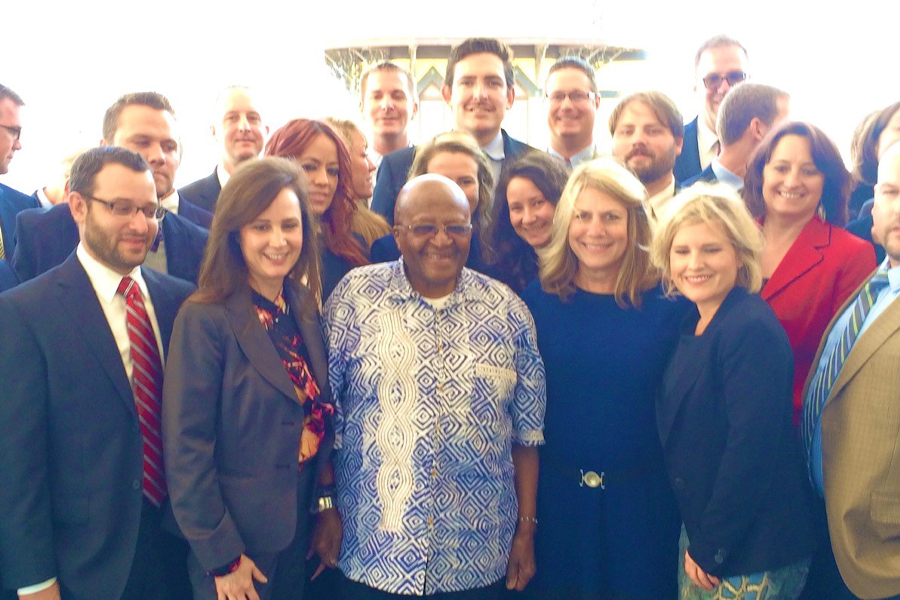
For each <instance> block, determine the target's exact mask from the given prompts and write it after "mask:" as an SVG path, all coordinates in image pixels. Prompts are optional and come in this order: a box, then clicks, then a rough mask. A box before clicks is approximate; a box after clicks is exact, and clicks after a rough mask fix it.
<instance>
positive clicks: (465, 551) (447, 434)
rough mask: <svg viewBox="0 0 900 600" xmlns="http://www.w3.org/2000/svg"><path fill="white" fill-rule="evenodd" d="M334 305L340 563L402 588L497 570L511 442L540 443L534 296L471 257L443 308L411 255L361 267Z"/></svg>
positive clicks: (506, 536) (448, 584) (481, 578)
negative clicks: (488, 273) (410, 270)
mask: <svg viewBox="0 0 900 600" xmlns="http://www.w3.org/2000/svg"><path fill="white" fill-rule="evenodd" d="M325 318H326V330H327V332H328V346H329V352H328V354H329V379H330V381H331V386H332V392H333V394H334V398H335V405H336V410H335V450H336V452H335V458H334V468H335V476H336V482H337V493H338V505H339V508H340V511H341V517H342V518H343V523H344V537H343V542H342V546H341V557H340V568H341V571H343V573H344V575H346V576H347V577H348V578H350V579H351V580H354V581H359V582H361V583H363V584H365V585H368V586H371V587H375V588H378V589H380V590H382V591H385V592H388V593H391V594H416V595H422V594H436V593H442V592H455V591H461V590H467V589H473V588H478V587H483V586H486V585H490V584H492V583H495V582H496V581H498V580H499V579H501V578H502V577H503V576H504V574H505V573H506V566H507V561H508V558H509V549H510V545H511V543H512V537H513V533H514V531H515V528H516V515H517V512H516V511H517V506H516V494H515V488H514V485H513V476H514V467H513V463H512V456H511V448H512V444H514V443H515V444H520V445H529V446H531V445H539V444H542V443H543V422H544V410H545V404H546V381H545V376H544V365H543V362H542V361H541V357H540V354H538V351H537V344H536V336H535V329H534V321H533V320H532V318H531V314H530V313H529V312H528V309H527V308H526V307H525V304H524V303H523V302H522V301H521V300H520V299H519V298H518V296H516V295H515V294H514V293H513V292H512V291H511V290H510V289H509V288H507V287H506V286H504V285H502V284H500V283H499V282H497V281H494V280H493V279H490V278H488V277H485V276H483V275H481V274H479V273H476V272H475V271H471V270H469V269H463V270H462V273H461V275H460V277H459V282H458V283H457V285H456V288H455V289H454V291H453V292H452V293H451V294H450V297H449V298H447V300H446V303H445V304H443V306H441V307H440V308H436V307H435V306H433V305H432V304H430V303H429V302H427V301H426V300H424V299H423V298H422V296H421V295H419V294H418V293H417V292H416V291H414V290H413V288H412V286H411V285H410V284H409V281H408V280H407V278H406V274H405V272H404V267H403V259H400V260H398V261H395V262H391V263H382V264H378V265H371V266H367V267H361V268H357V269H354V270H353V271H351V272H350V273H349V274H348V275H347V276H345V277H344V279H343V280H342V281H341V283H340V284H338V286H337V288H335V290H334V292H333V293H332V295H331V297H330V298H329V300H328V302H327V304H326V306H325Z"/></svg>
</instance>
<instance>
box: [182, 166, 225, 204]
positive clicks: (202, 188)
mask: <svg viewBox="0 0 900 600" xmlns="http://www.w3.org/2000/svg"><path fill="white" fill-rule="evenodd" d="M221 191H222V186H221V184H219V177H218V175H216V170H215V169H213V172H212V175H209V176H207V177H204V178H203V179H198V180H197V181H194V182H193V183H189V184H187V185H186V186H184V187H183V188H181V189H180V190H178V195H179V196H181V199H182V200H187V201H188V202H190V203H191V204H195V205H196V206H199V207H200V208H202V209H204V210H206V211H208V212H210V213H213V212H215V210H216V200H218V199H219V192H221Z"/></svg>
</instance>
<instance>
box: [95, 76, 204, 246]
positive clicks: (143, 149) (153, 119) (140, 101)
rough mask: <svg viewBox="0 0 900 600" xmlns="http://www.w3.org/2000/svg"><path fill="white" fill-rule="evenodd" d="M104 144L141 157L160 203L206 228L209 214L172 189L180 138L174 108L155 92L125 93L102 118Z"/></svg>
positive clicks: (180, 150)
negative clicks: (147, 165) (148, 170)
mask: <svg viewBox="0 0 900 600" xmlns="http://www.w3.org/2000/svg"><path fill="white" fill-rule="evenodd" d="M100 143H101V144H102V145H104V146H121V147H122V148H128V149H129V150H131V151H133V152H137V153H138V154H140V155H141V156H143V157H144V160H146V161H147V162H148V163H149V164H150V168H152V169H153V181H154V182H155V183H156V195H157V197H158V198H159V204H160V206H162V207H163V208H165V209H166V210H167V211H169V212H170V213H176V214H178V215H181V216H182V217H184V218H185V219H187V220H188V221H191V222H192V223H195V224H197V225H199V226H200V227H204V228H206V229H209V225H210V223H212V213H211V212H209V211H207V210H204V209H202V208H200V207H199V206H197V205H195V204H191V203H190V202H185V200H184V199H183V198H181V197H180V196H179V195H178V192H177V191H175V186H174V184H175V174H176V172H177V171H178V166H179V165H180V164H181V155H182V148H181V141H180V139H179V134H178V122H177V121H176V120H175V110H174V109H173V108H172V105H171V104H170V103H169V100H168V99H167V98H166V97H165V96H163V95H162V94H160V93H157V92H137V93H134V94H125V95H124V96H122V97H121V98H119V99H118V100H116V101H115V103H113V105H112V106H110V107H109V108H108V109H107V110H106V115H104V117H103V141H101V142H100Z"/></svg>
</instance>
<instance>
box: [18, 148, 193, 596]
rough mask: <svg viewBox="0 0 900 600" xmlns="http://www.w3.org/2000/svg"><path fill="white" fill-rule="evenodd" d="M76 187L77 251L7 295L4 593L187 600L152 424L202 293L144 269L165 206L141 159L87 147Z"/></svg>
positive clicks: (183, 550)
mask: <svg viewBox="0 0 900 600" xmlns="http://www.w3.org/2000/svg"><path fill="white" fill-rule="evenodd" d="M69 185H70V193H69V195H68V208H69V209H70V210H71V215H72V216H73V218H74V219H75V222H76V223H77V231H78V234H79V240H80V241H79V243H78V246H77V249H76V250H75V252H73V253H72V254H71V255H70V256H69V257H68V258H67V259H66V260H65V262H63V264H62V265H60V266H59V267H58V268H56V269H53V270H51V271H49V272H47V273H45V274H43V275H41V276H40V277H37V278H35V279H34V280H32V281H29V282H27V283H23V284H21V285H19V286H18V287H16V288H15V289H13V290H11V291H9V292H7V293H5V294H3V295H2V299H0V331H3V336H4V338H3V339H4V344H2V346H0V380H2V381H3V402H0V454H2V456H3V460H2V461H0V482H2V485H0V513H2V514H3V515H5V517H4V518H3V519H2V520H0V556H2V559H3V569H4V573H3V576H4V584H5V585H6V587H8V588H13V589H17V590H18V594H19V597H20V598H29V599H34V600H42V599H45V598H46V599H57V600H58V599H59V598H60V596H61V597H63V598H67V599H71V600H79V599H83V600H89V599H90V600H117V599H122V600H163V599H169V598H186V597H190V586H189V583H188V576H187V563H186V557H187V547H186V543H185V542H184V540H180V539H178V538H176V537H174V536H172V535H170V534H168V533H166V532H165V531H163V529H162V527H161V520H162V515H163V511H164V509H165V508H166V506H167V502H168V500H167V493H166V487H165V467H164V464H163V461H162V450H161V443H160V429H159V419H160V407H161V400H162V398H161V391H162V378H163V365H164V364H165V361H164V359H165V348H166V347H167V346H168V338H169V335H170V334H171V332H172V325H173V322H174V320H175V314H176V313H177V312H178V308H179V306H180V305H181V303H182V302H183V301H184V300H185V298H187V296H188V295H189V294H190V293H191V292H192V291H193V289H194V286H193V285H191V284H190V283H188V282H185V281H182V280H179V279H175V278H174V277H169V276H166V275H162V274H160V273H156V272H154V271H153V270H151V269H146V268H144V267H143V262H144V258H145V257H146V255H147V253H148V251H149V250H150V247H151V245H152V244H153V243H154V240H155V238H156V231H157V227H158V221H159V217H160V216H161V215H162V214H163V211H162V210H161V209H160V207H159V201H158V200H157V197H156V189H155V186H154V181H153V174H152V172H151V169H150V166H149V165H148V164H147V162H146V161H145V160H144V159H143V158H142V157H141V156H140V155H139V154H137V153H134V152H131V151H129V150H125V149H124V148H116V147H104V148H94V149H92V150H88V151H87V152H85V153H84V154H82V155H81V156H80V157H79V158H78V159H77V160H76V161H75V163H74V165H73V166H72V174H71V179H70V183H69ZM170 586H171V587H170Z"/></svg>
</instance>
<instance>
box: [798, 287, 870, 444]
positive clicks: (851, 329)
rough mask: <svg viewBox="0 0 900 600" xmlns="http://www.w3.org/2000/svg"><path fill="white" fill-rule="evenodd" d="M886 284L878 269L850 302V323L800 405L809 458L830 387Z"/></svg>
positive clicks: (804, 438)
mask: <svg viewBox="0 0 900 600" xmlns="http://www.w3.org/2000/svg"><path fill="white" fill-rule="evenodd" d="M887 284H888V275H887V271H883V270H879V271H878V272H876V273H875V274H874V275H873V276H872V278H871V279H870V280H869V282H868V283H867V284H866V285H865V287H863V289H862V291H860V293H859V295H858V296H857V297H856V301H855V302H854V303H853V312H851V313H850V320H849V321H848V322H847V327H846V328H844V331H843V332H842V333H841V339H840V340H839V341H838V343H837V344H836V345H835V347H834V350H833V351H832V353H831V356H829V357H828V362H827V363H826V367H825V371H824V372H823V373H822V376H821V377H819V379H818V381H816V385H815V388H813V390H812V393H810V394H809V398H808V400H807V402H806V404H805V405H804V406H803V422H802V423H801V432H802V434H803V440H804V441H805V442H806V451H807V456H808V455H809V452H811V451H812V441H813V435H814V434H815V431H816V423H818V421H819V415H820V414H821V413H822V409H823V408H824V407H825V402H826V401H827V400H828V396H830V395H831V388H833V387H834V382H835V381H837V378H838V375H840V374H841V369H842V368H843V367H844V362H845V361H846V360H847V357H848V356H850V351H851V350H852V349H853V344H855V343H856V340H857V338H858V337H859V332H860V330H861V329H862V326H863V323H865V320H866V315H868V314H869V311H870V310H872V305H873V304H875V299H876V298H877V297H878V293H879V292H880V291H881V290H882V289H883V288H885V287H887ZM824 358H825V357H824V356H823V357H822V358H821V359H820V360H822V359H824Z"/></svg>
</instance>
